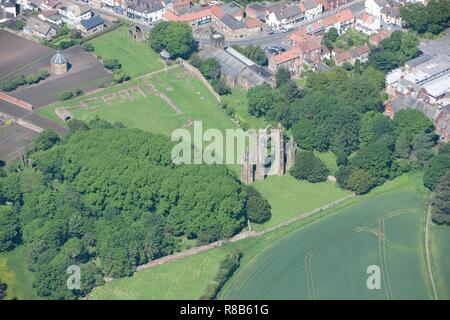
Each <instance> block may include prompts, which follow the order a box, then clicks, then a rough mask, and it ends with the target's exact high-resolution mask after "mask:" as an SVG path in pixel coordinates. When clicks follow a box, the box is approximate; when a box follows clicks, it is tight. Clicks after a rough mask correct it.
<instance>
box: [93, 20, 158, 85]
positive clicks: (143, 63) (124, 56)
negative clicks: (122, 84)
mask: <svg viewBox="0 0 450 320" xmlns="http://www.w3.org/2000/svg"><path fill="white" fill-rule="evenodd" d="M89 43H91V44H92V45H93V46H94V48H95V51H94V52H95V54H96V55H97V56H101V58H102V59H117V60H119V62H120V63H121V64H122V68H123V70H125V72H126V73H127V74H129V75H130V76H131V77H137V76H141V75H143V74H147V73H149V72H152V71H157V70H160V69H162V68H163V64H162V63H161V61H160V60H159V55H158V54H157V53H156V52H154V51H153V50H152V49H150V47H149V45H148V44H147V43H146V42H136V41H134V39H132V38H131V37H130V36H128V28H127V27H126V26H122V27H119V28H118V29H116V30H114V31H111V32H108V33H106V34H104V35H101V36H99V37H97V38H94V39H92V40H91V41H89Z"/></svg>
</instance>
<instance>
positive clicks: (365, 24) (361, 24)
mask: <svg viewBox="0 0 450 320" xmlns="http://www.w3.org/2000/svg"><path fill="white" fill-rule="evenodd" d="M380 29H381V19H380V18H376V17H374V16H371V15H369V14H367V13H363V14H360V15H359V16H357V17H356V23H355V30H357V31H360V32H362V33H365V34H367V35H369V36H370V35H372V34H374V33H375V32H377V31H378V30H380Z"/></svg>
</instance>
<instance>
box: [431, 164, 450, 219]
mask: <svg viewBox="0 0 450 320" xmlns="http://www.w3.org/2000/svg"><path fill="white" fill-rule="evenodd" d="M431 208H432V211H431V214H432V217H433V221H434V222H436V223H439V224H443V223H445V224H448V225H450V172H449V173H447V174H446V175H445V176H443V177H442V178H441V180H440V182H439V184H438V185H437V186H436V189H435V191H434V196H433V199H432V200H431Z"/></svg>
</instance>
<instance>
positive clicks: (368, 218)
mask: <svg viewBox="0 0 450 320" xmlns="http://www.w3.org/2000/svg"><path fill="white" fill-rule="evenodd" d="M425 213H426V201H425V197H424V195H423V193H421V192H417V191H415V190H411V189H410V188H402V189H400V190H396V191H393V192H389V193H383V194H379V195H374V196H371V195H369V196H367V199H366V200H364V201H360V202H357V203H356V204H353V205H350V206H347V207H345V208H343V209H341V210H338V211H337V212H336V213H334V214H332V215H330V216H328V217H326V218H323V219H321V220H317V221H316V222H314V223H311V224H309V225H307V226H305V227H303V228H301V229H298V230H297V231H294V232H292V233H291V234H289V235H288V236H286V237H284V238H282V239H281V240H279V241H278V242H276V243H275V244H274V245H273V246H271V247H270V248H269V249H267V250H265V251H264V252H263V253H261V254H260V255H259V256H257V257H256V258H255V259H253V261H252V262H251V263H248V264H247V265H246V266H244V267H243V268H241V269H240V270H239V271H238V274H237V275H236V276H235V277H233V279H232V281H231V282H230V284H229V285H228V287H227V288H226V290H225V291H224V293H223V295H222V298H225V299H429V298H432V295H431V289H430V283H429V280H428V276H427V270H426V261H425V255H424V248H423V243H424V241H423V234H424V221H425ZM371 265H375V266H378V267H379V268H380V271H381V289H380V290H376V289H375V290H369V289H368V288H367V286H366V280H367V278H368V277H369V274H367V273H366V270H367V267H369V266H371Z"/></svg>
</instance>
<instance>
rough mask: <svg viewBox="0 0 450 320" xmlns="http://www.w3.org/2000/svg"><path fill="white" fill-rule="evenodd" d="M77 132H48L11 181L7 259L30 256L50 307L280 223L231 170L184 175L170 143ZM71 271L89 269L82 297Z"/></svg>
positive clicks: (209, 168) (5, 192) (123, 132)
mask: <svg viewBox="0 0 450 320" xmlns="http://www.w3.org/2000/svg"><path fill="white" fill-rule="evenodd" d="M70 127H71V131H70V134H69V136H68V137H66V138H64V139H63V140H60V139H59V138H58V136H57V135H56V134H54V133H53V132H51V131H46V132H44V133H43V134H42V135H41V136H40V137H39V138H38V140H37V141H36V148H35V149H36V150H35V151H34V152H33V153H31V154H30V155H28V157H29V160H26V161H22V162H18V163H17V164H15V165H13V166H12V167H10V168H9V170H8V171H7V172H5V171H2V172H1V178H0V209H1V210H2V211H3V212H2V214H1V215H0V244H1V247H0V251H10V250H13V249H14V248H15V247H16V246H17V245H19V244H21V245H24V246H25V247H26V249H27V264H28V268H29V269H30V270H31V271H32V272H34V273H35V276H36V277H35V282H34V284H33V286H34V287H35V288H36V290H37V293H38V294H39V295H40V296H41V297H44V298H50V299H72V298H75V297H77V296H83V295H85V294H87V293H88V292H89V291H90V290H92V288H93V287H94V286H96V285H99V284H102V283H103V277H104V276H112V277H114V278H117V277H123V276H128V275H131V274H132V273H133V271H134V270H135V267H136V266H138V265H140V264H143V263H146V262H148V261H149V260H152V259H156V258H159V257H162V256H165V255H168V254H171V253H173V252H176V251H180V250H184V249H186V248H185V247H184V246H185V242H186V241H194V243H196V244H205V243H209V242H212V241H215V240H218V239H223V238H228V237H231V236H233V235H235V234H236V233H238V232H239V231H240V230H241V229H242V228H243V227H244V226H246V218H247V213H248V218H249V219H250V220H251V221H256V222H264V221H265V220H267V219H269V218H270V206H268V204H267V201H266V200H264V199H262V198H261V195H260V194H259V193H258V192H257V191H256V190H253V188H251V187H248V186H246V187H245V188H244V186H243V185H242V184H241V183H240V182H239V180H237V178H236V177H235V176H234V174H232V173H231V172H230V171H228V169H227V168H226V167H225V166H219V165H195V166H192V165H174V164H173V163H172V161H171V157H170V153H171V149H172V147H173V143H172V142H171V141H170V140H169V139H168V138H167V137H164V136H162V135H155V134H150V133H146V132H143V131H140V130H137V129H127V128H121V127H123V126H122V125H120V124H115V125H111V124H108V123H106V122H104V121H102V120H99V119H96V120H94V121H92V122H91V123H90V124H84V123H82V122H80V121H74V122H72V123H71V124H70ZM261 208H262V209H263V210H260V209H261ZM70 265H77V266H79V267H80V268H81V272H82V274H83V277H82V284H81V289H80V290H73V291H69V290H67V289H66V287H65V283H66V279H67V274H66V268H67V267H68V266H70Z"/></svg>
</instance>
